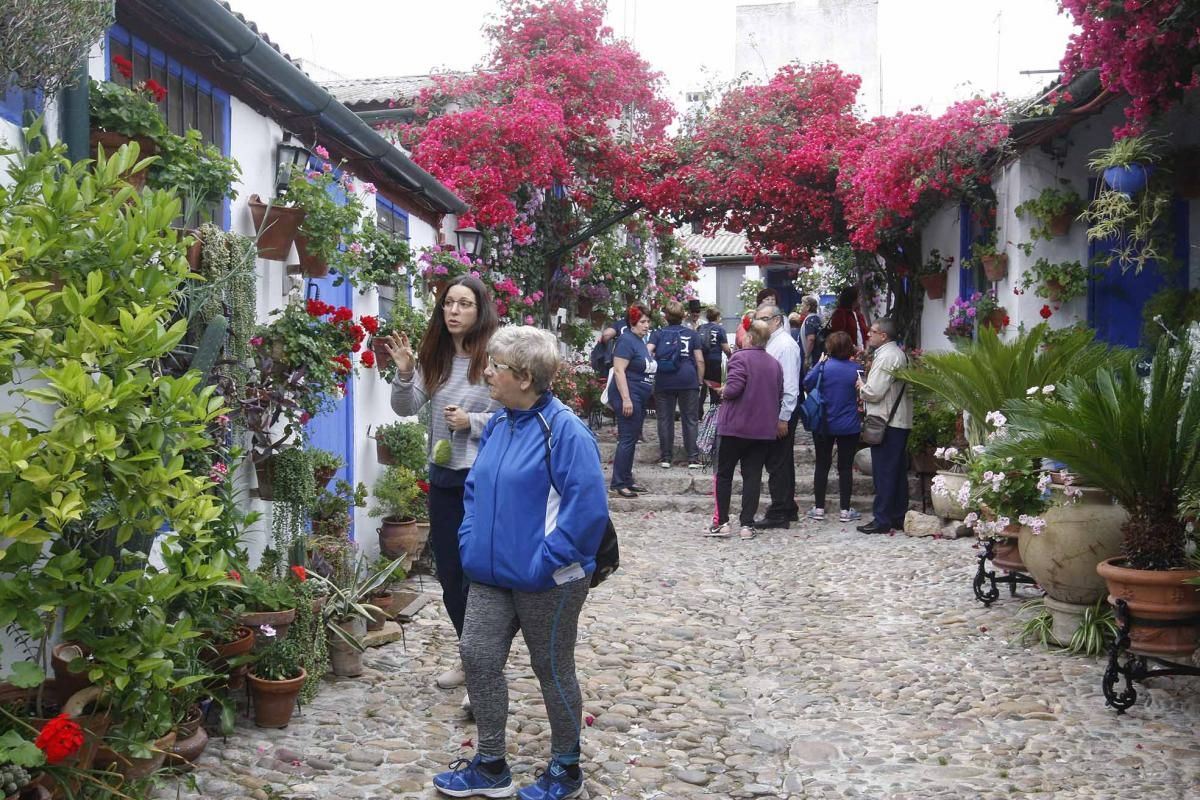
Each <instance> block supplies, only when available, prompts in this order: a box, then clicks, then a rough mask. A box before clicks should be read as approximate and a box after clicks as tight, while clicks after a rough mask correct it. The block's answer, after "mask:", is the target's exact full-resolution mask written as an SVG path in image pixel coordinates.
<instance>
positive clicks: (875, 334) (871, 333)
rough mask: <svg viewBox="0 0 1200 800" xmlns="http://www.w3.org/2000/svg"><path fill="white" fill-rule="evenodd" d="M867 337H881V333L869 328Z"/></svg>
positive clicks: (876, 329)
mask: <svg viewBox="0 0 1200 800" xmlns="http://www.w3.org/2000/svg"><path fill="white" fill-rule="evenodd" d="M867 335H868V336H882V335H883V331H881V330H879V329H878V328H871V329H870V330H869V331H867Z"/></svg>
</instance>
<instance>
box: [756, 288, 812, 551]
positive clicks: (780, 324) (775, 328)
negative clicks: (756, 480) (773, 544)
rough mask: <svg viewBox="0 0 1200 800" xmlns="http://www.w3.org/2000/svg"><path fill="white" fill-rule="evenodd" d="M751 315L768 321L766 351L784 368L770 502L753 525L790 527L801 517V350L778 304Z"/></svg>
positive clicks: (769, 462)
mask: <svg viewBox="0 0 1200 800" xmlns="http://www.w3.org/2000/svg"><path fill="white" fill-rule="evenodd" d="M754 319H755V320H756V321H762V322H765V323H767V326H768V327H769V328H770V329H771V338H770V339H768V340H767V354H768V355H770V356H772V357H773V358H774V359H775V360H776V361H778V362H779V366H780V367H781V368H782V369H783V402H782V404H781V405H780V408H779V419H778V421H777V422H776V425H775V437H776V438H775V441H774V442H772V443H771V449H770V452H768V454H767V464H766V466H767V474H768V475H769V476H770V479H769V480H768V482H767V486H768V487H769V488H770V491H771V505H770V506H768V507H767V510H766V513H765V514H764V515H763V517H762V519H757V520H755V521H754V527H755V529H756V530H757V529H759V528H783V529H787V528H789V527H791V523H792V521H794V520H798V519H800V506H799V505H797V503H796V459H795V456H794V452H793V450H794V447H795V443H796V421H797V419H799V410H800V369H801V366H802V365H803V361H804V353H803V352H802V351H801V350H800V345H798V344H796V341H795V340H794V339H793V338H792V337H791V336H789V335H788V332H787V325H786V322H787V317H785V316H784V315H783V312H782V311H781V310H780V309H779V306H776V305H771V304H769V303H764V304H763V305H760V306H759V307H758V308H757V309H756V310H755V312H754Z"/></svg>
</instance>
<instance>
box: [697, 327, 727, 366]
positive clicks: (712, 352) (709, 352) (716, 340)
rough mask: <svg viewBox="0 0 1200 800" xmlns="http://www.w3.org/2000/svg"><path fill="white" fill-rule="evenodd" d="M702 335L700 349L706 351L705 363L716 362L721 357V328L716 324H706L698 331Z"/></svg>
mask: <svg viewBox="0 0 1200 800" xmlns="http://www.w3.org/2000/svg"><path fill="white" fill-rule="evenodd" d="M696 332H697V333H698V334H699V335H700V349H701V350H703V351H704V360H705V361H716V360H717V359H718V358H720V357H721V326H719V325H717V323H715V322H706V323H704V324H703V325H701V326H700V330H698V331H696Z"/></svg>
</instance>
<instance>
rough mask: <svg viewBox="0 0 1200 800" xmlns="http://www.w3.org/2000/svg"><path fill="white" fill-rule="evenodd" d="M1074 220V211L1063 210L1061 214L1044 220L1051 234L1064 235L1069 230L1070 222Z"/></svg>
mask: <svg viewBox="0 0 1200 800" xmlns="http://www.w3.org/2000/svg"><path fill="white" fill-rule="evenodd" d="M1074 221H1075V212H1074V211H1064V212H1062V213H1061V214H1055V215H1054V216H1053V217H1051V218H1050V219H1049V220H1047V221H1046V227H1047V228H1049V229H1050V235H1051V236H1066V235H1067V234H1068V233H1070V232H1071V223H1073V222H1074Z"/></svg>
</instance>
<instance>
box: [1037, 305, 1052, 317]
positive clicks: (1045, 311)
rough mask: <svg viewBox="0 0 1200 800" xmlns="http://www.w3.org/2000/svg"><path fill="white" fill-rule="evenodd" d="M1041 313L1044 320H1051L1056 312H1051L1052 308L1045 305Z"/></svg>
mask: <svg viewBox="0 0 1200 800" xmlns="http://www.w3.org/2000/svg"><path fill="white" fill-rule="evenodd" d="M1039 313H1040V314H1041V315H1042V319H1050V315H1051V314H1053V313H1054V312H1053V311H1051V310H1050V306H1048V305H1045V306H1042V310H1041V311H1040V312H1039Z"/></svg>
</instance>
